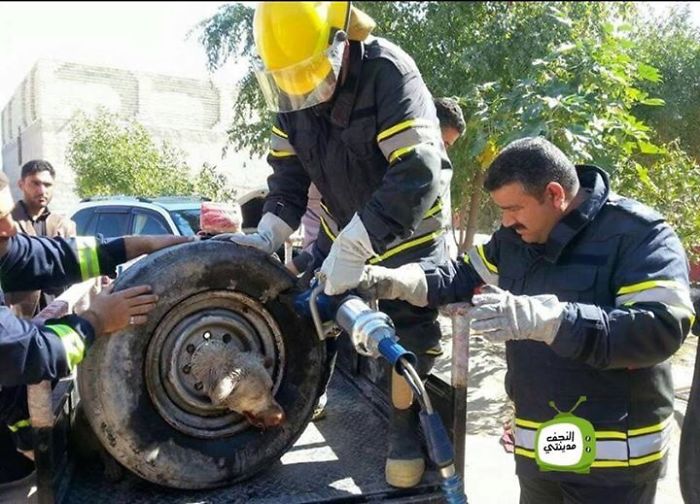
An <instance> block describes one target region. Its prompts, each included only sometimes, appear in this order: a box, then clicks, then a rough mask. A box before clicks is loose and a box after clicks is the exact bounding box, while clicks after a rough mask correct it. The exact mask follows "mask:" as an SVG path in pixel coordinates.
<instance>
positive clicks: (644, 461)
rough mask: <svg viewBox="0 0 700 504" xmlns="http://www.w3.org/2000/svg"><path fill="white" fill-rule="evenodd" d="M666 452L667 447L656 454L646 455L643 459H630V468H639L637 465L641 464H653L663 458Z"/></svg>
mask: <svg viewBox="0 0 700 504" xmlns="http://www.w3.org/2000/svg"><path fill="white" fill-rule="evenodd" d="M667 451H668V446H667V447H665V448H664V449H663V450H661V451H658V452H656V453H652V454H651V455H646V456H644V457H637V458H631V459H630V465H631V466H639V465H643V464H648V463H649V462H654V461H656V460H660V459H661V458H663V456H664V455H665V454H666V452H667Z"/></svg>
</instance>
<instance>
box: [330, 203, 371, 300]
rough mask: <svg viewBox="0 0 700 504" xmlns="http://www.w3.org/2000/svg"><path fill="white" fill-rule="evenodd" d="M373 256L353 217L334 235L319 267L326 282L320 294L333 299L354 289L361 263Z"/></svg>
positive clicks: (362, 226)
mask: <svg viewBox="0 0 700 504" xmlns="http://www.w3.org/2000/svg"><path fill="white" fill-rule="evenodd" d="M375 255H377V254H376V252H374V250H373V249H372V243H371V242H370V239H369V235H368V234H367V230H366V229H365V225H364V224H363V223H362V220H361V219H360V216H359V215H357V214H355V215H353V217H352V219H351V220H350V222H348V225H347V226H345V227H344V228H343V230H342V231H341V232H340V233H338V237H337V238H336V239H335V241H334V242H333V246H332V247H331V251H330V253H329V254H328V257H326V260H325V261H323V264H322V265H321V273H322V275H323V276H324V278H325V281H326V286H325V288H324V289H323V292H325V293H326V294H328V295H329V296H334V295H338V294H342V293H343V292H345V291H347V290H349V289H353V288H355V287H356V286H357V284H358V282H359V281H360V277H361V276H362V270H363V268H364V267H365V262H366V261H367V259H369V258H370V257H372V256H375Z"/></svg>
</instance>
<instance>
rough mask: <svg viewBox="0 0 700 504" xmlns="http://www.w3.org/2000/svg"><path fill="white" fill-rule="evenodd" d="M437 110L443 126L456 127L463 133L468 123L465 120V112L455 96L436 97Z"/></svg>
mask: <svg viewBox="0 0 700 504" xmlns="http://www.w3.org/2000/svg"><path fill="white" fill-rule="evenodd" d="M433 102H435V110H436V111H437V116H438V120H439V121H440V127H441V128H454V129H456V130H457V132H458V133H459V134H460V135H462V134H463V133H464V130H465V129H466V128H467V123H465V122H464V114H462V109H461V107H460V106H459V103H457V100H455V99H453V98H434V99H433Z"/></svg>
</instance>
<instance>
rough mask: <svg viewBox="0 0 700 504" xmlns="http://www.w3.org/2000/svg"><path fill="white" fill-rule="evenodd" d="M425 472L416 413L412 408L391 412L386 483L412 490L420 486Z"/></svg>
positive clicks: (394, 409) (395, 409) (396, 409)
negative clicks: (411, 488)
mask: <svg viewBox="0 0 700 504" xmlns="http://www.w3.org/2000/svg"><path fill="white" fill-rule="evenodd" d="M424 472H425V459H424V457H423V449H422V447H421V437H420V421H419V420H418V413H417V412H416V411H415V410H414V409H413V408H408V409H405V410H402V409H398V408H393V411H392V417H391V423H390V424H389V450H388V454H387V459H386V468H385V477H386V482H387V483H388V484H390V485H391V486H393V487H397V488H410V487H414V486H416V485H417V484H418V483H420V480H421V478H422V477H423V473H424Z"/></svg>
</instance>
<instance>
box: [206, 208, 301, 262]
mask: <svg viewBox="0 0 700 504" xmlns="http://www.w3.org/2000/svg"><path fill="white" fill-rule="evenodd" d="M293 232H294V230H293V229H292V228H291V227H289V225H288V224H287V223H286V222H284V221H283V220H282V219H280V218H279V217H277V216H276V215H275V214H272V213H270V212H267V213H265V215H263V216H262V219H260V222H259V223H258V229H257V231H256V232H255V233H252V234H248V235H247V234H244V233H222V234H218V235H216V236H215V237H213V238H212V240H221V241H231V242H233V243H237V244H239V245H243V246H244V247H253V248H256V249H258V250H262V251H263V252H265V253H267V254H272V253H274V252H275V251H277V249H278V248H280V247H281V246H282V244H283V243H284V241H285V240H286V239H287V238H289V236H290V235H291V234H292V233H293Z"/></svg>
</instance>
